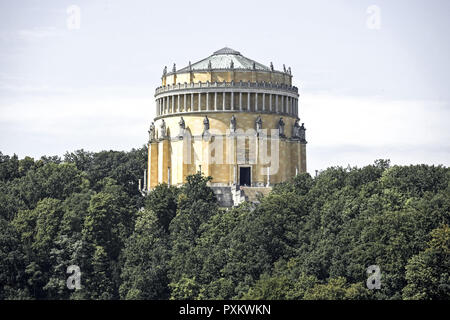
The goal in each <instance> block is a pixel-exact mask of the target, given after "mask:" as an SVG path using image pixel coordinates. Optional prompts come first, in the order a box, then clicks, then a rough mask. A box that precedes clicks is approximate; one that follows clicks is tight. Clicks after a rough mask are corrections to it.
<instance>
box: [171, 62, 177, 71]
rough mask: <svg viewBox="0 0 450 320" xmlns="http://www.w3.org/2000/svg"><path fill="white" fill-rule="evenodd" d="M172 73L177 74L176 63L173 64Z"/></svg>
mask: <svg viewBox="0 0 450 320" xmlns="http://www.w3.org/2000/svg"><path fill="white" fill-rule="evenodd" d="M172 72H174V73H175V72H177V65H176V64H175V63H174V64H173V68H172Z"/></svg>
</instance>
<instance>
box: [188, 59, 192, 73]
mask: <svg viewBox="0 0 450 320" xmlns="http://www.w3.org/2000/svg"><path fill="white" fill-rule="evenodd" d="M189 71H192V65H191V62H190V61H189Z"/></svg>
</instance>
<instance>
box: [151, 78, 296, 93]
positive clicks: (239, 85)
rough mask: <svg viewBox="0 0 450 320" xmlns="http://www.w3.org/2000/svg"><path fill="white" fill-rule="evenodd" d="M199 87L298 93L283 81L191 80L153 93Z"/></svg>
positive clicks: (162, 87)
mask: <svg viewBox="0 0 450 320" xmlns="http://www.w3.org/2000/svg"><path fill="white" fill-rule="evenodd" d="M199 88H233V89H237V90H242V89H246V88H247V89H266V90H281V91H288V92H294V93H297V94H298V88H297V87H295V86H291V85H287V84H283V83H277V82H275V83H273V82H265V81H262V82H250V81H248V82H243V81H239V82H234V81H231V82H226V81H223V82H217V81H215V82H209V81H206V82H195V83H194V82H191V83H187V82H185V83H177V84H169V85H166V86H160V87H158V88H156V92H155V95H158V94H160V93H165V92H169V91H175V90H184V89H199Z"/></svg>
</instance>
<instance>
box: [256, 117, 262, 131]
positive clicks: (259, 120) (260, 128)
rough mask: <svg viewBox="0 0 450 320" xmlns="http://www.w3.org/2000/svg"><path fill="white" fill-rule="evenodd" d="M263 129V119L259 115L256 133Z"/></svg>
mask: <svg viewBox="0 0 450 320" xmlns="http://www.w3.org/2000/svg"><path fill="white" fill-rule="evenodd" d="M261 131H262V119H261V116H258V118H256V134H259V133H261Z"/></svg>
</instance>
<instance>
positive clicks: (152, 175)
mask: <svg viewBox="0 0 450 320" xmlns="http://www.w3.org/2000/svg"><path fill="white" fill-rule="evenodd" d="M147 175H148V176H147V191H150V189H152V188H154V187H156V186H157V185H158V142H156V141H154V142H151V143H149V144H148V167H147Z"/></svg>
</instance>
